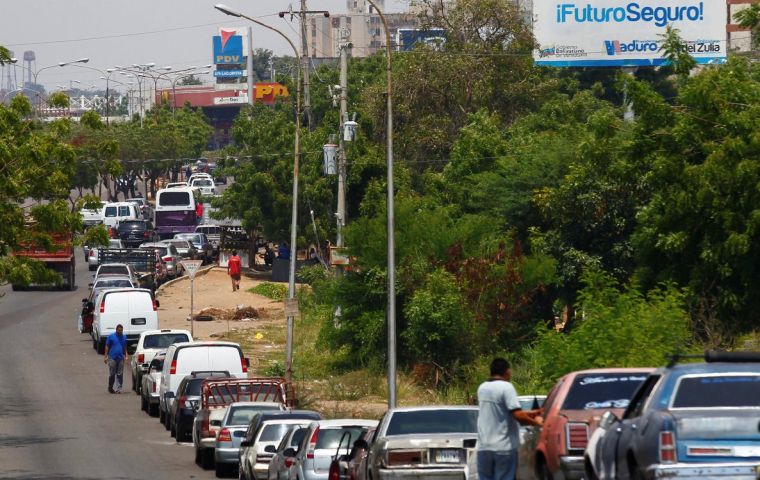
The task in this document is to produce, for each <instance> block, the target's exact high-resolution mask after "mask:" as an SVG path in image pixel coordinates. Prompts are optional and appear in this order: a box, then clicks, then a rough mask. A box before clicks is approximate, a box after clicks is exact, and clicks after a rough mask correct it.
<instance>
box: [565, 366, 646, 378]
mask: <svg viewBox="0 0 760 480" xmlns="http://www.w3.org/2000/svg"><path fill="white" fill-rule="evenodd" d="M654 370H655V369H654V368H653V367H616V368H590V369H588V370H576V371H574V372H570V373H567V374H565V378H574V377H576V376H578V375H588V374H603V373H650V372H653V371H654Z"/></svg>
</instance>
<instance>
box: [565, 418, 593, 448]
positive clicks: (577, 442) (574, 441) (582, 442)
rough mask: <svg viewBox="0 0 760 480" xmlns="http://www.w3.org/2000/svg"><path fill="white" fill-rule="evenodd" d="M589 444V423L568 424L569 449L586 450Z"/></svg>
mask: <svg viewBox="0 0 760 480" xmlns="http://www.w3.org/2000/svg"><path fill="white" fill-rule="evenodd" d="M587 444H588V425H587V424H585V423H568V424H567V449H568V450H585V449H586V445H587Z"/></svg>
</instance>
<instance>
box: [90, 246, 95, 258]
mask: <svg viewBox="0 0 760 480" xmlns="http://www.w3.org/2000/svg"><path fill="white" fill-rule="evenodd" d="M90 256H91V257H94V256H95V249H94V248H91V249H90Z"/></svg>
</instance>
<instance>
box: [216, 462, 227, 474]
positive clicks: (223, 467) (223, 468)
mask: <svg viewBox="0 0 760 480" xmlns="http://www.w3.org/2000/svg"><path fill="white" fill-rule="evenodd" d="M229 471H230V469H229V466H228V465H227V464H224V463H218V462H214V474H215V475H216V478H225V477H227V476H228V475H229Z"/></svg>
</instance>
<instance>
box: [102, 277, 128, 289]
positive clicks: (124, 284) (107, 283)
mask: <svg viewBox="0 0 760 480" xmlns="http://www.w3.org/2000/svg"><path fill="white" fill-rule="evenodd" d="M129 287H132V282H130V281H129V280H127V279H126V278H108V279H103V280H98V281H97V282H95V285H93V288H129Z"/></svg>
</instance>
